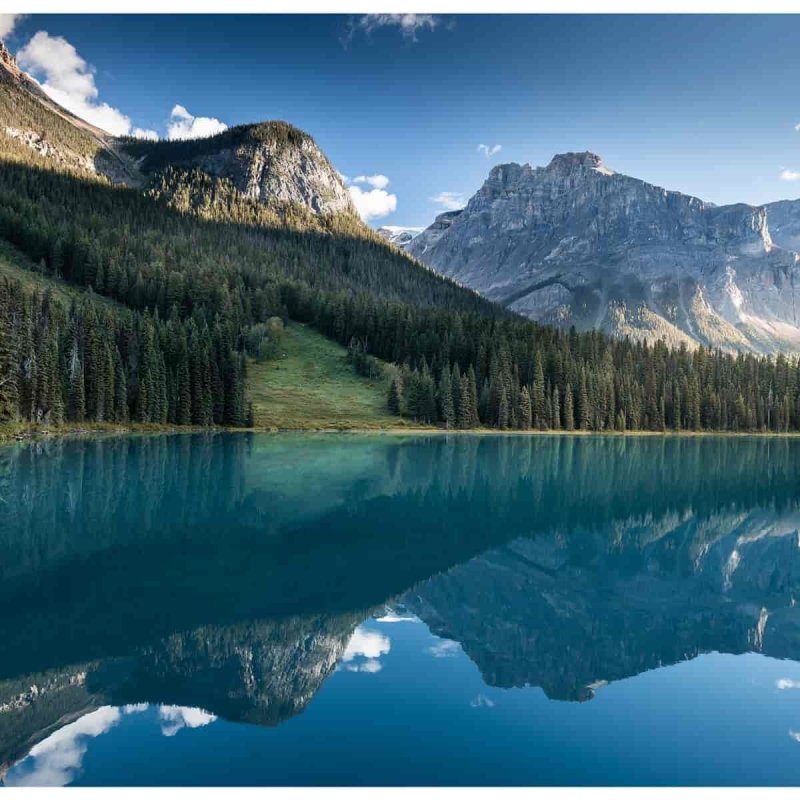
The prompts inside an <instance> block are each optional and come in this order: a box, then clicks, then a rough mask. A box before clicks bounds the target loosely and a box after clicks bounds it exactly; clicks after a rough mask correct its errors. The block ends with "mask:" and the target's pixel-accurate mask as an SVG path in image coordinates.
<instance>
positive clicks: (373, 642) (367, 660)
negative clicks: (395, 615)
mask: <svg viewBox="0 0 800 800" xmlns="http://www.w3.org/2000/svg"><path fill="white" fill-rule="evenodd" d="M391 649H392V642H391V640H390V639H389V637H388V636H384V635H383V634H382V633H377V632H376V631H370V630H366V629H365V628H362V627H360V626H359V627H358V628H356V629H355V630H354V631H353V635H352V636H351V637H350V641H349V642H348V643H347V647H346V648H345V650H344V653H343V654H342V659H341V661H342V666H343V667H344V669H346V670H348V671H349V672H368V673H375V672H380V671H381V670H382V669H383V664H381V661H380V657H381V656H384V655H386V654H387V653H388V652H389V651H390V650H391Z"/></svg>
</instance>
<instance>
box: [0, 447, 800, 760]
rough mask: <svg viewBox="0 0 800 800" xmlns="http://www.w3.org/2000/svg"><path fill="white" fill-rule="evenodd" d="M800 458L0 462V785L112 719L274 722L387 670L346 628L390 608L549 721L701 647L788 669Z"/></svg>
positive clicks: (572, 453) (374, 452) (100, 455)
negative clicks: (170, 712)
mask: <svg viewBox="0 0 800 800" xmlns="http://www.w3.org/2000/svg"><path fill="white" fill-rule="evenodd" d="M798 456H800V442H798V441H796V440H794V439H777V438H758V437H742V438H736V439H733V438H714V437H709V438H704V437H696V438H670V437H667V438H661V437H643V438H638V437H625V438H623V437H610V438H600V437H580V436H575V437H567V436H561V437H559V436H553V437H499V436H486V437H483V436H456V437H446V436H438V435H437V436H430V437H419V438H410V437H409V438H400V437H391V436H373V437H367V436H342V437H334V436H330V435H320V436H257V435H247V434H235V435H234V434H231V435H222V434H217V435H210V434H209V435H181V436H173V437H164V436H152V437H131V438H120V439H105V440H85V441H54V442H47V443H44V444H34V445H27V446H20V447H8V448H2V449H0V547H2V552H3V554H4V557H3V558H2V560H0V576H1V577H2V583H0V765H2V766H4V768H7V767H8V766H9V764H10V763H13V762H14V761H15V760H16V759H18V758H20V757H21V756H22V755H24V754H25V753H26V752H28V751H30V749H31V748H32V747H35V746H36V745H37V743H39V742H42V743H43V740H45V739H46V737H48V736H51V735H52V734H53V732H54V731H57V730H59V729H62V728H64V726H67V725H71V724H74V723H75V722H76V721H78V720H80V719H82V718H84V715H90V714H97V712H98V710H99V709H103V708H106V707H107V706H115V707H124V708H129V709H131V708H135V707H139V706H141V704H143V703H147V704H154V705H156V706H158V707H162V706H163V707H166V708H168V709H169V708H187V709H193V708H194V709H202V710H203V713H205V714H208V715H210V716H211V717H222V718H225V719H229V720H238V721H245V722H251V723H256V724H260V725H277V724H279V723H280V722H282V721H283V720H286V719H288V718H290V717H292V716H294V715H296V714H298V713H300V712H302V711H303V709H304V708H305V707H306V706H307V705H308V703H309V702H310V701H311V699H312V698H313V697H314V695H315V693H316V692H317V691H318V690H319V688H320V687H321V686H322V684H323V682H324V681H325V680H326V678H327V677H328V676H329V675H330V674H332V672H333V671H334V670H335V669H336V667H337V664H341V665H342V666H343V667H344V668H347V669H354V670H360V671H375V670H378V669H380V665H381V662H380V656H381V654H382V653H385V652H386V650H387V649H388V640H387V642H385V643H384V642H381V641H379V638H380V637H378V639H376V638H375V634H371V636H372V638H371V639H370V638H369V636H368V635H365V634H363V633H359V628H358V626H359V623H360V622H361V621H362V620H364V618H365V617H368V616H369V615H371V614H377V613H383V612H384V609H385V607H386V606H387V605H389V606H391V607H392V608H394V609H395V610H396V611H399V612H403V613H404V612H405V611H411V612H413V613H414V614H415V615H417V616H418V617H419V618H421V619H422V620H423V621H424V622H426V623H427V624H428V626H429V627H430V628H431V630H432V631H433V632H434V633H436V634H437V635H440V636H443V637H445V638H447V639H450V640H455V641H457V642H459V643H460V644H461V646H462V647H463V649H464V651H465V652H466V654H467V655H468V656H469V657H470V658H471V659H472V660H473V661H474V662H475V664H476V665H477V666H478V668H479V669H480V671H481V673H482V675H483V678H484V680H485V682H486V683H488V684H490V685H496V686H503V687H510V686H523V685H535V686H541V687H542V688H543V689H544V690H545V692H546V693H547V695H548V696H550V697H552V698H558V699H566V700H583V699H588V698H590V697H591V696H592V693H593V691H594V688H595V687H596V686H597V685H598V684H602V683H603V682H607V681H613V680H617V679H620V678H623V677H627V676H632V675H636V674H638V673H640V672H642V671H644V670H647V669H652V668H654V667H657V666H659V665H666V664H673V663H675V662H677V661H681V660H684V659H687V658H691V657H693V656H694V655H696V654H698V653H700V652H705V651H709V650H719V651H723V652H730V653H742V652H747V651H758V652H764V653H767V654H770V655H773V656H777V657H781V658H792V659H798V658H800V614H798V613H797V612H796V611H795V603H794V598H795V596H796V595H797V591H798V589H800V586H797V584H798V583H799V582H800V570H798V569H797V566H798V565H797V563H796V559H797V555H796V554H797V553H798V528H800V522H799V521H800V504H799V503H798V500H799V499H800V496H799V495H798V486H800V484H799V483H798V478H800V459H798ZM105 713H106V714H108V713H109V712H105ZM101 716H102V715H101ZM92 719H95V718H94V717H92ZM85 725H88V722H87V723H85ZM48 741H49V740H48Z"/></svg>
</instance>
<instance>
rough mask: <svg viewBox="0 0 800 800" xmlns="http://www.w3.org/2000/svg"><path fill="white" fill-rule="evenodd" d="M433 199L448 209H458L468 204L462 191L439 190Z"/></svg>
mask: <svg viewBox="0 0 800 800" xmlns="http://www.w3.org/2000/svg"><path fill="white" fill-rule="evenodd" d="M431 200H432V201H433V202H434V203H436V204H437V205H439V206H441V207H442V208H444V209H446V210H447V211H457V210H458V209H460V208H464V206H465V205H466V204H467V201H466V200H465V199H464V195H463V194H462V193H461V192H439V194H437V195H435V196H434V197H431Z"/></svg>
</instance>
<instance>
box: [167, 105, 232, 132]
mask: <svg viewBox="0 0 800 800" xmlns="http://www.w3.org/2000/svg"><path fill="white" fill-rule="evenodd" d="M226 130H228V126H227V125H226V124H225V123H224V122H221V121H220V120H218V119H215V118H214V117H195V116H194V115H193V114H190V113H189V112H188V111H187V110H186V108H185V107H184V106H181V105H176V106H175V107H174V108H173V109H172V113H171V114H170V120H169V125H167V139H201V138H203V137H204V136H213V135H214V134H215V133H222V132H223V131H226Z"/></svg>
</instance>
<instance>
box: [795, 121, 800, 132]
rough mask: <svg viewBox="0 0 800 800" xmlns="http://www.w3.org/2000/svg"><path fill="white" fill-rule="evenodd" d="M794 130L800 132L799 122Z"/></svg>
mask: <svg viewBox="0 0 800 800" xmlns="http://www.w3.org/2000/svg"><path fill="white" fill-rule="evenodd" d="M794 129H795V130H796V131H800V122H798V123H797V125H795V126H794Z"/></svg>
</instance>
